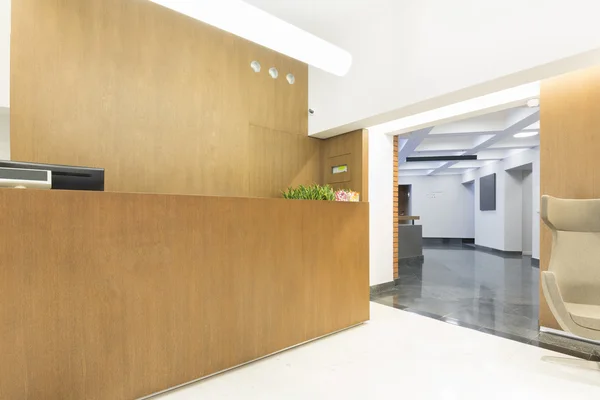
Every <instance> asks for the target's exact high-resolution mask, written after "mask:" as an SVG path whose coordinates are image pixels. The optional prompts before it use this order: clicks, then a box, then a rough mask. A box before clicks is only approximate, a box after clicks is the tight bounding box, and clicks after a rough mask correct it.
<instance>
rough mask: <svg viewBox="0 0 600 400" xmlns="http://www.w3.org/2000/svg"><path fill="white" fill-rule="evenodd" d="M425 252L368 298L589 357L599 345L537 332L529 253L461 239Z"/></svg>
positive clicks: (535, 279) (535, 283) (535, 278)
mask: <svg viewBox="0 0 600 400" xmlns="http://www.w3.org/2000/svg"><path fill="white" fill-rule="evenodd" d="M423 253H424V256H425V257H424V262H423V263H422V265H416V266H410V267H408V266H407V267H402V268H401V269H400V270H399V279H398V285H397V286H396V287H395V288H394V289H392V290H389V291H387V292H382V293H379V294H377V295H373V296H372V300H373V301H376V302H378V303H380V304H385V305H388V306H392V307H395V308H400V309H403V310H406V311H410V312H416V313H419V314H422V315H425V316H430V317H432V318H436V319H440V320H443V321H445V322H448V323H453V324H456V325H461V326H465V327H468V328H472V329H477V330H480V331H483V332H486V333H490V334H494V335H498V336H504V337H507V338H510V339H513V340H518V341H521V342H525V343H530V344H532V345H537V346H540V347H547V348H552V349H553V350H559V351H560V350H561V349H560V348H558V349H557V348H554V347H555V346H558V347H563V350H564V349H565V348H568V349H570V352H571V353H575V354H574V355H577V356H581V357H584V358H588V359H589V358H590V357H591V356H592V353H593V351H594V350H595V349H597V346H594V345H591V347H589V346H587V347H586V346H584V345H581V344H580V343H579V342H578V341H570V340H566V341H565V340H563V339H562V338H556V337H555V336H554V335H548V334H540V333H539V326H538V310H539V292H538V288H539V269H538V268H536V267H534V266H532V264H531V258H530V257H522V256H514V255H511V256H506V255H499V254H493V253H489V252H484V251H481V250H476V249H475V248H474V247H473V246H469V245H460V244H458V245H456V244H454V245H449V244H440V245H435V246H431V245H430V246H429V247H426V248H424V250H423ZM563 352H567V353H569V351H563ZM577 352H579V353H581V354H576V353H577Z"/></svg>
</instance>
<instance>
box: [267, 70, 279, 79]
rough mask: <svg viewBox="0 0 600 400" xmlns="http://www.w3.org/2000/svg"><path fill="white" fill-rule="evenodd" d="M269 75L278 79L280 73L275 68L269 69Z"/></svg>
mask: <svg viewBox="0 0 600 400" xmlns="http://www.w3.org/2000/svg"><path fill="white" fill-rule="evenodd" d="M269 75H271V78H273V79H277V77H278V76H279V71H277V68H275V67H272V68H269Z"/></svg>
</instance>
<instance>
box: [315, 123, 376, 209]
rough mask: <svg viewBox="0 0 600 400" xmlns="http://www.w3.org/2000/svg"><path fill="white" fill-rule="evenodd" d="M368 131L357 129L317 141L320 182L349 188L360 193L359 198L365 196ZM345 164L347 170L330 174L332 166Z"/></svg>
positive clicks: (362, 199) (367, 194)
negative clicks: (319, 142) (319, 151)
mask: <svg viewBox="0 0 600 400" xmlns="http://www.w3.org/2000/svg"><path fill="white" fill-rule="evenodd" d="M368 157H369V151H368V131H367V130H366V129H359V130H357V131H353V132H349V133H345V134H343V135H339V136H335V137H332V138H329V139H326V140H323V141H322V143H321V165H322V175H321V179H322V181H323V183H325V184H329V185H331V186H332V187H333V188H334V189H351V190H354V191H357V192H359V193H360V200H361V201H368V200H369V185H368V179H369V171H368V165H369V160H368ZM341 165H347V166H348V172H343V173H338V174H334V173H333V172H332V169H333V167H337V166H341Z"/></svg>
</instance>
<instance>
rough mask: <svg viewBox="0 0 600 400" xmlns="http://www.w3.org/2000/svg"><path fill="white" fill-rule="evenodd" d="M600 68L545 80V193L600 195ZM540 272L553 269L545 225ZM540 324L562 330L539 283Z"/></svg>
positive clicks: (574, 196) (542, 119)
mask: <svg viewBox="0 0 600 400" xmlns="http://www.w3.org/2000/svg"><path fill="white" fill-rule="evenodd" d="M599 104H600V66H598V67H594V68H591V69H587V70H582V71H576V72H573V73H569V74H566V75H562V76H559V77H556V78H553V79H548V80H545V81H543V82H542V85H541V99H540V105H541V108H540V126H541V132H540V141H541V143H540V190H541V194H542V195H543V194H548V195H551V196H556V197H564V198H572V199H590V198H600V156H599V155H600V139H599V138H600V136H598V135H599V132H600V106H599ZM540 238H541V240H540V242H541V243H540V245H541V248H540V270H542V271H545V270H547V269H548V262H549V259H550V250H551V246H552V234H551V232H550V230H549V229H547V228H546V227H545V225H544V224H543V223H542V224H541V234H540ZM540 325H541V326H546V327H551V328H555V329H560V327H559V325H558V323H557V322H556V320H555V319H554V317H553V316H552V313H551V312H550V309H549V308H548V305H547V302H546V299H545V298H544V295H543V293H542V290H541V287H540Z"/></svg>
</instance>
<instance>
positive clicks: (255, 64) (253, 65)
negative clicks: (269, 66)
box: [250, 61, 260, 72]
mask: <svg viewBox="0 0 600 400" xmlns="http://www.w3.org/2000/svg"><path fill="white" fill-rule="evenodd" d="M250 68H252V69H253V70H254V72H260V63H259V62H258V61H252V62H251V63H250Z"/></svg>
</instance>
